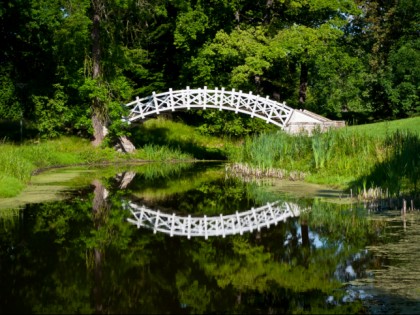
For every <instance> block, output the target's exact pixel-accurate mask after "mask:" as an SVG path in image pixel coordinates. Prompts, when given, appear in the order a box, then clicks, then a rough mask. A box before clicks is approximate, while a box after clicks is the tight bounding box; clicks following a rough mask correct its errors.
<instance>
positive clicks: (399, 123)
mask: <svg viewBox="0 0 420 315" xmlns="http://www.w3.org/2000/svg"><path fill="white" fill-rule="evenodd" d="M397 130H400V131H409V132H412V133H416V134H418V135H420V117H411V118H405V119H398V120H392V121H384V122H378V123H372V124H365V125H356V126H349V127H345V128H344V129H343V131H345V132H351V133H359V134H364V135H366V136H373V137H379V138H382V139H383V138H385V137H386V136H387V135H389V134H391V133H394V132H395V131H397Z"/></svg>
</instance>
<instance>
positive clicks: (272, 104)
mask: <svg viewBox="0 0 420 315" xmlns="http://www.w3.org/2000/svg"><path fill="white" fill-rule="evenodd" d="M125 106H127V107H129V108H131V109H130V113H129V115H128V117H126V118H125V120H127V121H129V122H133V121H136V120H139V119H145V118H146V117H147V116H150V115H159V114H160V113H161V112H164V111H175V110H178V109H191V108H203V109H206V108H214V109H219V110H230V111H234V112H235V113H238V112H239V113H244V114H248V115H250V116H251V117H258V118H261V119H264V120H265V121H266V122H267V123H271V124H274V125H277V126H279V127H281V128H283V127H284V126H285V125H286V124H287V122H288V120H289V119H290V117H291V114H292V112H293V109H292V108H291V107H289V106H287V105H286V104H285V103H278V102H276V101H273V100H270V99H269V98H268V96H267V97H266V98H263V97H260V96H259V95H253V94H252V92H249V93H243V92H242V91H239V92H236V91H235V90H234V89H233V90H232V91H225V89H224V88H222V89H220V90H219V89H218V88H215V89H207V87H204V88H203V89H201V88H199V89H190V88H189V87H187V88H186V89H185V90H179V91H172V89H170V90H169V91H168V92H165V93H160V94H156V93H155V92H153V95H151V96H148V97H145V98H138V97H137V98H136V100H135V101H133V102H130V103H128V104H126V105H125Z"/></svg>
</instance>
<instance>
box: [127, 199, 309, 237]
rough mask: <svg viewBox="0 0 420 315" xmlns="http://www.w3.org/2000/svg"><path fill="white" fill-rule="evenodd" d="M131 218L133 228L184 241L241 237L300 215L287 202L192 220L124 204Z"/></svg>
mask: <svg viewBox="0 0 420 315" xmlns="http://www.w3.org/2000/svg"><path fill="white" fill-rule="evenodd" d="M128 207H129V208H130V210H131V213H132V214H133V216H134V218H128V219H127V221H128V222H130V223H132V224H134V225H136V226H137V228H140V227H146V228H149V229H152V230H153V232H154V233H156V232H162V233H166V234H169V235H170V236H173V235H178V236H187V237H188V238H191V237H196V236H201V237H205V238H206V239H207V238H208V237H209V236H223V237H225V236H226V235H233V234H241V235H242V234H243V233H245V232H252V231H254V230H257V231H260V229H261V228H263V227H267V228H269V227H270V225H272V224H275V225H277V223H278V222H279V221H285V220H286V219H287V218H289V217H294V216H298V215H299V214H300V212H301V210H300V208H299V206H298V205H296V204H293V203H288V202H280V201H277V202H274V203H267V204H266V205H264V206H262V207H259V208H255V209H254V208H252V209H251V210H248V211H244V212H238V211H237V212H236V213H234V214H230V215H222V214H220V215H219V216H211V217H207V216H203V217H192V216H191V215H188V216H178V215H175V213H173V214H167V213H164V212H160V211H159V210H158V211H155V210H151V209H148V208H146V207H145V206H140V205H137V204H135V203H133V202H129V203H128Z"/></svg>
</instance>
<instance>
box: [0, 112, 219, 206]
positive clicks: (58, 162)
mask: <svg viewBox="0 0 420 315" xmlns="http://www.w3.org/2000/svg"><path fill="white" fill-rule="evenodd" d="M132 138H133V142H134V144H135V145H136V148H137V150H136V152H135V153H133V154H130V155H127V154H123V153H120V152H117V151H115V150H114V149H112V148H94V147H93V146H92V145H91V144H90V142H89V141H88V140H87V139H81V138H77V137H61V138H58V139H53V140H36V141H34V140H31V141H26V142H24V143H23V144H19V145H17V144H13V143H9V142H8V141H7V140H3V141H2V142H1V143H0V198H5V197H13V196H16V195H18V194H19V193H20V192H21V191H22V189H23V188H24V187H25V186H26V185H27V184H28V182H29V181H30V178H31V176H32V174H33V173H34V172H35V171H36V170H39V169H43V168H48V167H53V166H65V165H77V164H100V163H121V162H129V161H169V160H193V159H203V158H204V157H206V156H207V157H217V158H226V153H224V150H225V149H224V148H225V146H226V142H223V141H221V140H220V139H217V138H213V137H205V136H202V135H200V134H198V133H197V132H195V131H194V128H192V127H189V126H186V125H184V124H181V123H176V122H171V121H166V120H163V119H151V120H149V121H147V122H146V123H144V124H143V125H141V127H139V128H137V131H136V132H135V133H134V134H133V137H132Z"/></svg>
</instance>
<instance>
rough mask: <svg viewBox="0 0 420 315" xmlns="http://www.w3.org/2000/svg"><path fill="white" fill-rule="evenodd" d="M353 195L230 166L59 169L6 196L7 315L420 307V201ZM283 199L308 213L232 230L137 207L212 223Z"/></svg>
mask: <svg viewBox="0 0 420 315" xmlns="http://www.w3.org/2000/svg"><path fill="white" fill-rule="evenodd" d="M348 201H349V200H348V199H346V198H345V196H344V195H343V194H342V193H341V192H339V191H334V190H329V189H325V188H323V187H321V186H317V185H304V184H303V183H301V182H284V181H275V180H265V181H253V180H245V179H241V178H237V177H233V176H228V175H227V174H226V173H225V168H224V165H223V164H221V163H201V162H200V163H185V164H184V163H173V164H172V163H166V164H155V163H150V164H144V165H115V166H108V167H100V168H99V167H98V168H80V167H79V168H63V169H54V170H50V171H47V172H44V173H41V174H40V175H37V176H34V177H33V180H32V184H31V185H30V186H29V187H28V189H27V190H26V191H25V193H24V194H23V195H22V196H20V197H19V198H14V199H9V200H0V283H1V286H0V313H26V314H27V313H54V314H57V313H144V314H153V313H159V314H162V313H167V314H197V313H228V314H231V313H249V314H277V313H307V314H314V313H322V314H325V313H336V314H343V313H345V314H356V313H358V314H418V313H420V268H419V267H418V264H419V261H420V251H419V250H418V249H419V244H420V214H419V212H418V211H412V212H408V213H406V214H405V215H401V212H400V211H399V210H390V211H383V212H375V211H370V210H367V209H364V208H363V207H361V206H358V205H356V204H352V203H349V202H348ZM275 202H280V203H281V204H284V203H287V204H288V205H293V207H294V209H299V211H297V213H295V214H296V215H295V216H289V217H287V218H283V219H282V220H278V222H277V221H276V222H275V223H274V222H273V224H266V225H260V226H258V228H254V229H253V231H252V232H244V233H238V234H236V235H225V237H223V236H210V237H208V238H206V237H205V235H204V234H203V235H202V236H196V237H194V236H193V237H190V238H188V237H186V236H178V235H173V236H171V235H170V234H169V233H164V232H159V231H157V230H154V229H153V228H154V226H153V224H144V225H142V226H140V227H139V228H138V227H137V226H136V224H132V223H131V222H130V219H135V217H134V216H133V212H132V210H133V206H130V204H131V205H136V206H138V207H143V209H147V211H150V213H159V214H168V215H172V216H176V217H177V218H186V217H188V216H190V218H203V217H204V216H205V217H206V219H205V220H210V219H211V218H215V217H220V215H222V217H223V216H225V217H228V216H231V217H235V216H236V215H240V214H241V213H243V212H245V211H248V210H250V209H258V208H260V207H264V206H265V205H267V204H270V203H275ZM270 211H271V210H270ZM148 213H149V212H148ZM267 213H268V214H264V215H266V216H269V213H272V212H269V211H268V212H267ZM255 218H256V216H255ZM250 220H251V219H250ZM134 221H135V220H134ZM206 222H207V221H206ZM248 223H249V224H251V221H248ZM156 225H157V224H156ZM267 225H269V226H268V227H267ZM206 229H207V228H206Z"/></svg>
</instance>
